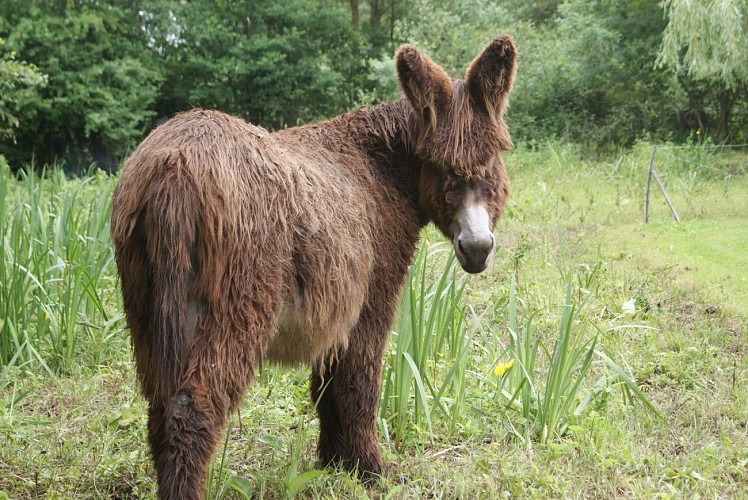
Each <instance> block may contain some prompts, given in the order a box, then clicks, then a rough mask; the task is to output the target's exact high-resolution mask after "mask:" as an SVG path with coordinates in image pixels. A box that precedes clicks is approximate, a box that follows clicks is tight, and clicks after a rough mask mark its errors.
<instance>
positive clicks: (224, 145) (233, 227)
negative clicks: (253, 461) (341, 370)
mask: <svg viewBox="0 0 748 500" xmlns="http://www.w3.org/2000/svg"><path fill="white" fill-rule="evenodd" d="M175 177H178V178H180V179H181V180H182V182H183V183H184V184H185V185H186V186H189V189H185V191H188V190H189V191H191V193H188V192H184V193H183V198H182V199H181V200H179V201H180V202H181V203H177V204H176V206H177V207H179V208H180V210H181V211H182V212H185V211H191V212H192V214H191V217H190V220H193V221H194V223H195V225H196V228H195V232H196V234H195V237H194V248H190V249H189V250H188V251H189V254H190V255H191V261H192V267H193V269H192V273H191V279H190V283H189V296H190V298H191V300H190V308H189V311H188V314H189V316H194V315H195V314H196V313H197V314H198V315H202V316H204V315H206V314H213V315H218V316H222V317H224V318H225V321H226V322H230V323H231V324H230V325H228V324H227V325H226V327H227V328H229V329H233V330H235V331H238V332H242V331H245V330H247V327H248V325H252V324H253V323H255V318H253V315H257V314H258V313H262V314H263V315H264V316H265V317H266V318H268V319H270V321H271V323H277V327H276V328H272V329H271V330H270V331H268V332H267V335H268V337H267V338H264V339H260V345H262V346H263V347H264V348H267V346H268V344H269V345H270V348H269V349H267V354H266V356H267V358H268V359H270V360H274V361H280V362H308V363H316V362H317V361H319V360H320V359H322V358H323V357H324V356H325V355H327V354H332V353H334V352H335V351H337V350H339V349H343V348H345V345H346V343H347V334H348V332H349V331H350V329H351V327H352V326H353V325H354V324H355V322H356V320H357V319H358V314H359V311H360V309H361V306H362V304H363V302H364V299H365V295H366V283H368V275H369V273H370V271H371V267H372V261H373V256H372V254H373V251H372V242H371V239H372V238H371V227H372V222H371V221H370V220H369V219H370V218H371V217H372V216H373V215H372V212H373V211H372V210H371V209H370V207H368V206H367V204H368V203H369V202H368V198H369V197H368V196H367V190H366V187H365V186H362V185H361V182H360V179H359V182H358V183H357V182H354V180H353V178H352V176H351V175H349V174H348V173H346V172H344V171H341V170H340V169H339V166H337V165H334V164H333V161H332V160H331V159H329V158H327V157H326V154H325V152H324V151H319V150H316V151H312V150H307V149H304V148H300V147H288V146H287V145H285V144H283V143H281V142H280V141H277V140H274V139H273V138H272V137H270V136H268V134H267V132H266V131H265V130H263V129H261V128H258V127H255V126H253V125H251V124H248V123H246V122H244V121H243V120H240V119H238V118H235V117H231V116H228V115H225V114H223V113H220V112H215V111H204V110H193V111H189V112H186V113H182V114H180V115H177V116H176V117H175V118H173V119H172V120H170V121H169V122H167V123H166V124H164V125H162V126H161V127H159V128H158V129H157V130H156V131H154V133H153V134H151V136H149V137H148V138H147V139H146V140H145V141H144V142H143V143H142V144H141V146H140V147H139V148H138V149H137V150H136V151H135V152H134V153H133V155H132V157H131V158H130V160H129V161H128V165H127V168H126V169H125V170H124V172H123V174H122V179H121V180H120V183H119V185H118V195H117V197H116V198H117V199H116V200H115V204H116V205H117V206H118V207H119V206H121V205H123V201H126V200H121V199H120V198H121V196H119V194H120V193H125V192H126V193H138V196H139V198H140V199H139V200H138V201H136V202H134V203H131V204H130V206H133V207H138V208H139V211H135V210H133V211H132V212H131V213H130V217H131V219H132V222H129V223H127V224H121V225H118V224H116V223H115V224H113V228H114V229H113V231H114V233H115V235H116V234H118V233H120V231H118V229H119V227H120V226H133V227H134V225H135V219H137V218H138V217H141V216H142V212H143V207H146V209H145V212H147V211H148V208H147V207H149V206H154V201H155V200H157V199H158V197H159V196H162V194H161V193H163V191H164V184H165V183H173V182H174V178H175ZM168 216H169V215H168V214H165V213H153V214H152V215H151V217H147V221H148V222H147V223H148V224H149V225H152V226H162V224H164V222H165V220H164V217H168ZM146 232H148V233H149V234H159V231H158V228H157V227H153V230H151V231H148V228H146ZM115 237H116V236H115ZM122 238H123V239H124V238H125V236H124V235H122ZM161 251H168V249H166V248H151V249H149V253H151V254H152V255H153V257H152V258H151V259H150V260H152V261H156V260H158V259H157V258H156V257H155V254H157V253H158V252H161ZM155 272H156V273H158V270H155ZM194 304H199V305H201V306H203V307H200V308H198V310H197V311H195V307H194ZM228 304H231V305H232V309H231V310H228V309H226V307H227V305H228ZM191 319H192V318H191ZM189 323H190V326H191V328H190V334H191V335H192V334H198V335H199V334H200V333H199V331H195V330H194V326H195V325H197V327H198V330H201V328H200V325H201V323H202V322H201V318H200V317H198V318H195V319H194V320H191V321H190V322H189ZM254 334H255V335H256V331H255V332H254Z"/></svg>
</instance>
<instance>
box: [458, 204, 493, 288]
mask: <svg viewBox="0 0 748 500" xmlns="http://www.w3.org/2000/svg"><path fill="white" fill-rule="evenodd" d="M494 242H495V239H494V236H493V232H492V231H491V218H490V217H489V215H488V210H486V207H485V206H483V205H480V204H470V205H467V206H465V207H463V208H462V209H460V211H459V212H458V213H457V230H456V231H455V232H454V239H453V240H452V245H453V246H454V249H455V254H456V255H457V260H458V261H459V262H460V265H461V266H462V268H463V269H464V270H465V271H467V272H469V273H479V272H481V271H484V270H485V269H486V268H487V267H488V264H490V262H491V257H493V247H494Z"/></svg>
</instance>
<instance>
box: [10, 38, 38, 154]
mask: <svg viewBox="0 0 748 500" xmlns="http://www.w3.org/2000/svg"><path fill="white" fill-rule="evenodd" d="M4 45H5V40H4V39H3V38H0V47H3V46H4ZM16 57H17V56H16V53H15V51H10V52H5V53H4V54H2V56H0V138H5V139H10V140H15V134H14V132H13V129H14V128H16V127H18V125H19V121H18V118H17V117H16V116H15V115H14V114H13V112H14V111H15V110H14V108H15V107H16V105H17V103H18V101H19V99H22V98H23V96H24V95H25V94H28V93H31V92H34V90H35V89H36V88H38V87H42V86H44V85H45V84H46V82H47V77H46V75H43V74H42V73H41V72H39V70H38V68H37V67H36V66H34V65H33V64H28V63H26V62H25V61H18V60H17V58H16Z"/></svg>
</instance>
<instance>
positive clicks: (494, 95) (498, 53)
mask: <svg viewBox="0 0 748 500" xmlns="http://www.w3.org/2000/svg"><path fill="white" fill-rule="evenodd" d="M516 62H517V48H516V47H515V46H514V40H512V37H510V36H506V35H504V36H499V37H496V38H494V39H493V41H491V43H489V44H488V45H486V47H485V48H484V49H483V52H481V53H480V55H479V56H478V57H476V58H475V59H474V60H473V62H472V63H470V67H469V68H468V70H467V73H466V75H465V86H466V87H467V89H468V92H469V93H470V98H471V100H472V102H474V103H475V104H476V105H477V106H482V107H484V108H485V110H486V111H487V112H488V114H489V116H491V118H492V119H494V120H496V119H499V118H501V116H502V115H503V114H504V108H505V107H506V101H507V96H508V95H509V92H510V91H511V90H512V82H513V81H514V75H515V73H516V71H517V68H516Z"/></svg>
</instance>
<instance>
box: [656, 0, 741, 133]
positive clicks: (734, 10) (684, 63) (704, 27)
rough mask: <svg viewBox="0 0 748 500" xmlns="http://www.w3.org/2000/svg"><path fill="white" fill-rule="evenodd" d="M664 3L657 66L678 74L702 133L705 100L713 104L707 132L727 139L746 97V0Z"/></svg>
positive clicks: (665, 0) (666, 1)
mask: <svg viewBox="0 0 748 500" xmlns="http://www.w3.org/2000/svg"><path fill="white" fill-rule="evenodd" d="M661 5H662V7H663V9H664V10H665V15H666V17H667V27H666V28H665V31H664V33H663V39H662V45H661V48H660V54H659V57H658V59H657V62H658V65H659V66H660V67H665V68H669V69H671V70H672V71H674V72H675V74H676V75H678V77H679V81H681V84H682V85H683V87H684V89H686V92H687V93H688V95H689V102H690V105H691V107H692V109H691V112H692V113H693V114H694V117H695V119H696V120H697V124H698V126H699V127H700V128H702V129H705V128H708V125H709V124H708V123H706V117H705V116H704V115H705V113H706V112H707V111H706V106H707V105H706V104H705V100H706V99H709V100H711V101H712V102H713V105H714V107H715V110H714V113H713V114H714V116H713V119H712V120H711V122H712V127H713V130H711V131H709V130H707V132H711V133H712V134H713V135H714V137H715V138H716V139H717V140H720V141H721V140H725V139H727V138H728V137H729V136H730V133H729V132H730V130H729V126H730V121H731V114H732V112H733V110H734V107H735V105H736V103H738V102H739V101H745V100H747V98H748V93H747V91H748V57H747V56H746V54H748V0H697V1H694V0H663V2H662V3H661ZM689 80H690V81H689Z"/></svg>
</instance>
